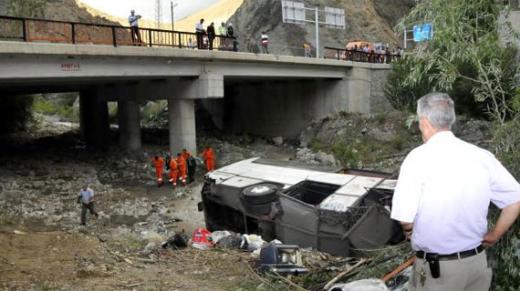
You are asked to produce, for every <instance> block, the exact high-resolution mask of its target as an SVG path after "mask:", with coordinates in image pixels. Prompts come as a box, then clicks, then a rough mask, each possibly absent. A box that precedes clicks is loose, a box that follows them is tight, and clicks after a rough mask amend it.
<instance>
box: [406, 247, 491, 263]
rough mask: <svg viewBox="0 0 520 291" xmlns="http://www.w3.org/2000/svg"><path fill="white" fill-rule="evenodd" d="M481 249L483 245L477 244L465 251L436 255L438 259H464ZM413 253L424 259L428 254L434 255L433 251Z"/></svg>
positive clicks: (479, 251)
mask: <svg viewBox="0 0 520 291" xmlns="http://www.w3.org/2000/svg"><path fill="white" fill-rule="evenodd" d="M483 250H484V247H483V246H482V245H479V246H478V247H476V248H474V249H471V250H467V251H463V252H459V253H453V254H449V255H438V256H439V261H450V260H458V259H464V258H468V257H471V256H475V255H478V254H479V253H481V252H482V251H483ZM415 255H416V256H417V257H418V258H419V259H424V260H426V259H427V258H428V257H429V256H430V255H434V254H433V253H426V252H424V251H417V252H416V253H415Z"/></svg>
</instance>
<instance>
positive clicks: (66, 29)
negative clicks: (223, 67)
mask: <svg viewBox="0 0 520 291" xmlns="http://www.w3.org/2000/svg"><path fill="white" fill-rule="evenodd" d="M139 39H140V41H139ZM0 40H14V41H26V42H52V43H70V44H104V45H113V46H115V47H117V46H123V45H130V46H132V45H133V46H148V47H178V48H196V47H197V35H196V33H193V32H182V31H173V30H165V29H152V28H141V27H140V28H139V38H138V37H137V35H135V34H134V35H132V28H131V27H129V26H120V25H109V24H94V23H82V22H68V21H59V20H47V19H36V18H22V17H11V16H0ZM234 41H235V39H234V38H231V37H227V36H223V35H217V36H216V37H215V39H214V41H213V48H214V49H216V50H233V48H234ZM201 48H203V49H208V42H207V40H206V41H204V43H203V44H202V47H201Z"/></svg>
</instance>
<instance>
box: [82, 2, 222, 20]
mask: <svg viewBox="0 0 520 291" xmlns="http://www.w3.org/2000/svg"><path fill="white" fill-rule="evenodd" d="M218 1H219V0H173V3H177V4H178V5H177V7H175V21H178V20H180V19H182V18H183V17H186V16H188V15H190V14H192V13H194V12H197V11H199V10H202V9H204V8H207V7H208V6H209V5H211V4H214V3H216V2H218ZM80 2H82V3H85V4H87V5H89V6H91V7H93V8H95V9H98V10H101V11H103V12H105V13H108V14H111V15H114V16H118V17H127V16H128V15H129V14H130V10H132V9H134V10H135V12H136V14H140V15H142V16H143V17H144V18H148V19H155V2H156V0H80ZM161 7H162V20H163V21H165V22H168V21H170V19H171V12H170V11H171V9H170V0H161Z"/></svg>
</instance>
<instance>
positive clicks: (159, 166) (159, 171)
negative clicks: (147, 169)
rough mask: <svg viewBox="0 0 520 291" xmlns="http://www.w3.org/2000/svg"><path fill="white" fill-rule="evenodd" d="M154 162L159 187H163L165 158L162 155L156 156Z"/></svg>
mask: <svg viewBox="0 0 520 291" xmlns="http://www.w3.org/2000/svg"><path fill="white" fill-rule="evenodd" d="M152 164H153V166H154V167H155V177H156V179H157V187H161V186H162V184H163V171H164V159H163V158H162V157H159V156H155V157H154V158H153V159H152Z"/></svg>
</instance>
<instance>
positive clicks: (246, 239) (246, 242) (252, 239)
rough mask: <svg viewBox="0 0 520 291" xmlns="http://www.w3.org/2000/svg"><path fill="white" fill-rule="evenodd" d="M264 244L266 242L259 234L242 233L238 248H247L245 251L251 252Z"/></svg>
mask: <svg viewBox="0 0 520 291" xmlns="http://www.w3.org/2000/svg"><path fill="white" fill-rule="evenodd" d="M264 244H267V242H266V241H264V240H263V239H262V237H261V236H259V235H256V234H244V235H242V242H241V243H240V248H241V249H247V251H249V252H253V251H255V250H257V249H260V248H262V246H264Z"/></svg>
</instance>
